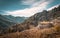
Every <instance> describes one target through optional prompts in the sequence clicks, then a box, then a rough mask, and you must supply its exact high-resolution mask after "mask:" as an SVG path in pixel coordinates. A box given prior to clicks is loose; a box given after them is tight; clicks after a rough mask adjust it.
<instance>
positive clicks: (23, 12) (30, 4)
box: [0, 0, 60, 17]
mask: <svg viewBox="0 0 60 38" xmlns="http://www.w3.org/2000/svg"><path fill="white" fill-rule="evenodd" d="M58 5H60V0H0V14H3V15H13V16H21V17H22V16H24V17H30V16H32V15H34V14H36V13H38V12H41V11H43V10H50V9H52V8H54V7H57V6H58Z"/></svg>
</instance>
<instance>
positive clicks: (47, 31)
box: [0, 18, 60, 38]
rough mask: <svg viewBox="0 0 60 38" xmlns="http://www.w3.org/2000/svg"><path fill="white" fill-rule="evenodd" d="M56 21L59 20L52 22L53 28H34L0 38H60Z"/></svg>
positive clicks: (59, 29)
mask: <svg viewBox="0 0 60 38" xmlns="http://www.w3.org/2000/svg"><path fill="white" fill-rule="evenodd" d="M58 20H59V21H60V18H59V19H57V20H54V21H52V22H54V23H53V25H54V27H50V28H44V29H39V27H35V28H33V29H29V30H24V31H22V32H18V31H17V32H15V33H10V34H6V35H4V36H0V38H60V22H59V23H58ZM55 21H56V22H55ZM58 24H59V25H58Z"/></svg>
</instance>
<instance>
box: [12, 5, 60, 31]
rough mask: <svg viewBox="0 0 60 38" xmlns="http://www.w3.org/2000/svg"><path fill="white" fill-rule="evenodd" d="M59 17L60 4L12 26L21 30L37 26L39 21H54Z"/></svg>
mask: <svg viewBox="0 0 60 38" xmlns="http://www.w3.org/2000/svg"><path fill="white" fill-rule="evenodd" d="M57 17H60V5H59V6H58V7H55V8H54V9H52V10H49V11H46V10H43V11H42V12H39V13H37V14H35V15H33V16H31V17H29V18H28V19H26V20H25V21H24V22H23V23H21V24H17V25H15V26H12V27H11V28H13V29H14V30H16V31H19V32H20V31H23V30H26V29H30V28H34V27H36V26H37V25H38V23H39V22H42V21H52V20H54V19H56V18H57Z"/></svg>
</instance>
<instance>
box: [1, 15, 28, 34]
mask: <svg viewBox="0 0 60 38" xmlns="http://www.w3.org/2000/svg"><path fill="white" fill-rule="evenodd" d="M25 19H27V18H25V17H14V16H11V15H0V33H4V32H5V31H6V30H7V29H8V28H9V27H11V26H13V25H16V24H18V23H22V22H23V21H24V20H25Z"/></svg>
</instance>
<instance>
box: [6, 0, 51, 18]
mask: <svg viewBox="0 0 60 38" xmlns="http://www.w3.org/2000/svg"><path fill="white" fill-rule="evenodd" d="M31 1H32V0H26V3H28V4H29V3H32V2H33V4H31V5H30V8H25V9H23V10H15V11H6V12H7V14H10V15H13V16H25V17H30V16H32V15H34V14H35V13H37V12H41V11H43V10H44V9H46V7H47V5H48V4H49V3H51V1H46V0H42V1H39V2H35V1H36V0H33V1H32V2H31ZM24 3H25V2H24Z"/></svg>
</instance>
